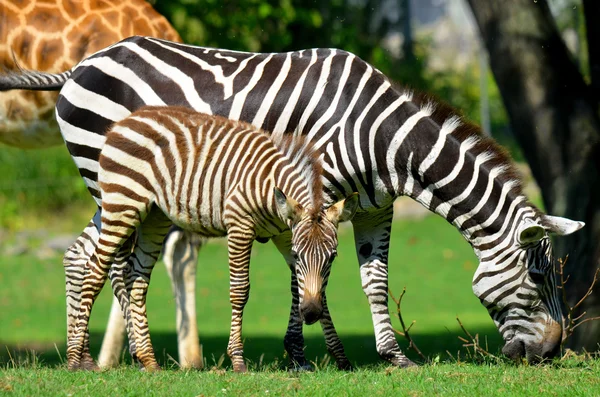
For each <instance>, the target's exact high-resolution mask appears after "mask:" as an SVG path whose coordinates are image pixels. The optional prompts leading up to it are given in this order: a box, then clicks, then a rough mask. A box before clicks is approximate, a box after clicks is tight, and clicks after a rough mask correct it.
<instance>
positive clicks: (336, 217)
mask: <svg viewBox="0 0 600 397" xmlns="http://www.w3.org/2000/svg"><path fill="white" fill-rule="evenodd" d="M358 202H359V201H358V193H352V194H351V195H349V196H348V197H346V199H345V200H341V201H338V202H337V203H335V204H334V205H332V206H331V207H329V208H327V210H326V215H327V219H329V220H330V221H331V222H333V223H335V224H336V225H337V224H338V223H339V222H346V221H349V220H350V219H352V217H354V214H355V213H356V209H357V208H358Z"/></svg>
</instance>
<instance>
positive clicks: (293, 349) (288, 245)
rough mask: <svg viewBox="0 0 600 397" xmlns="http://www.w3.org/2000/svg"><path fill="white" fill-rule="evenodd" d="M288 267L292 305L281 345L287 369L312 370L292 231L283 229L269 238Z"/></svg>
mask: <svg viewBox="0 0 600 397" xmlns="http://www.w3.org/2000/svg"><path fill="white" fill-rule="evenodd" d="M271 240H272V241H273V243H274V244H275V246H276V247H277V249H278V250H279V252H280V253H281V255H283V258H284V259H285V262H286V263H287V265H288V267H289V268H290V271H291V274H292V277H291V283H290V287H291V292H292V306H291V308H290V318H289V321H288V327H287V330H286V333H285V337H284V338H283V346H284V348H285V351H286V353H287V355H288V357H289V359H290V363H289V369H290V370H293V371H312V370H313V368H312V366H311V365H310V364H309V363H308V361H306V356H305V355H304V335H303V333H302V318H301V317H300V295H299V293H298V279H297V278H296V268H295V266H296V260H295V258H294V257H293V256H292V233H291V232H290V231H285V232H283V233H281V234H279V235H277V236H274V237H272V238H271Z"/></svg>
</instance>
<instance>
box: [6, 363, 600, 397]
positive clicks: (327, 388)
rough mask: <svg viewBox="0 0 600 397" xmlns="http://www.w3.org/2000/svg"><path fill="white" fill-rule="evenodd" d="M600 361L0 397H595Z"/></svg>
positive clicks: (131, 375) (80, 380)
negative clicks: (503, 396) (201, 396)
mask: <svg viewBox="0 0 600 397" xmlns="http://www.w3.org/2000/svg"><path fill="white" fill-rule="evenodd" d="M599 388H600V364H599V362H598V361H592V362H578V361H569V362H566V363H564V364H562V365H558V366H538V367H527V366H519V367H518V366H513V365H506V364H503V365H474V364H464V363H453V364H441V365H427V366H423V367H419V368H414V369H409V370H400V369H396V368H389V367H387V366H384V365H379V366H374V367H369V368H362V369H359V370H356V371H354V372H351V373H346V372H341V371H336V370H333V369H331V368H330V367H329V368H327V369H325V370H318V371H316V372H313V373H299V374H298V373H296V374H294V373H288V372H285V371H277V370H272V369H268V368H267V369H264V370H262V371H252V372H250V373H247V374H234V373H232V372H230V371H223V370H211V371H203V372H197V371H162V372H160V373H152V374H148V373H144V372H140V371H139V370H137V369H135V368H132V367H121V368H119V369H116V370H110V371H105V372H102V373H84V372H75V373H73V372H69V371H67V370H65V369H49V368H39V367H37V368H36V367H34V368H18V369H8V370H5V371H3V372H1V373H0V394H2V393H3V392H5V393H6V394H7V395H23V396H31V395H43V396H53V395H62V396H105V395H120V396H138V395H148V396H152V395H156V396H167V395H168V396H178V395H187V396H198V395H205V396H256V395H261V396H269V395H273V396H284V395H285V396H288V395H297V396H348V395H354V396H366V395H371V396H430V395H444V396H449V395H457V396H488V395H527V396H532V395H558V396H566V395H568V396H585V395H597V391H598V390H599Z"/></svg>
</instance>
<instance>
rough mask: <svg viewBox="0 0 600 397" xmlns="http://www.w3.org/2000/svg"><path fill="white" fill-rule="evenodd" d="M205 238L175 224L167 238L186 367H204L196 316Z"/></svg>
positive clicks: (168, 264)
mask: <svg viewBox="0 0 600 397" xmlns="http://www.w3.org/2000/svg"><path fill="white" fill-rule="evenodd" d="M204 241H205V239H204V238H202V237H200V236H199V235H197V234H195V233H192V232H188V231H185V230H181V229H180V228H178V227H173V228H171V230H170V231H169V234H167V237H166V238H165V243H164V248H163V254H162V256H163V261H164V262H165V267H166V268H167V273H168V274H169V277H170V278H171V286H172V287H173V294H174V295H175V303H176V305H177V309H176V312H177V346H178V350H179V364H180V365H181V367H182V368H190V367H192V368H198V369H200V368H202V367H203V365H204V363H203V362H202V352H201V348H200V343H199V341H198V323H197V319H196V266H197V264H198V251H199V250H200V248H201V247H202V245H203V244H204Z"/></svg>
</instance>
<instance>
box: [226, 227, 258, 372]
mask: <svg viewBox="0 0 600 397" xmlns="http://www.w3.org/2000/svg"><path fill="white" fill-rule="evenodd" d="M253 240H254V236H253V235H252V234H251V233H249V232H248V231H247V230H244V229H238V228H230V229H229V230H228V233H227V249H228V254H229V301H230V302H231V329H230V332H229V343H228V345H227V354H228V355H229V358H230V359H231V363H232V365H233V371H234V372H246V371H247V368H246V363H245V362H244V346H243V342H242V317H243V315H244V306H246V303H247V302H248V296H249V294H250V253H251V252H252V242H253Z"/></svg>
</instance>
